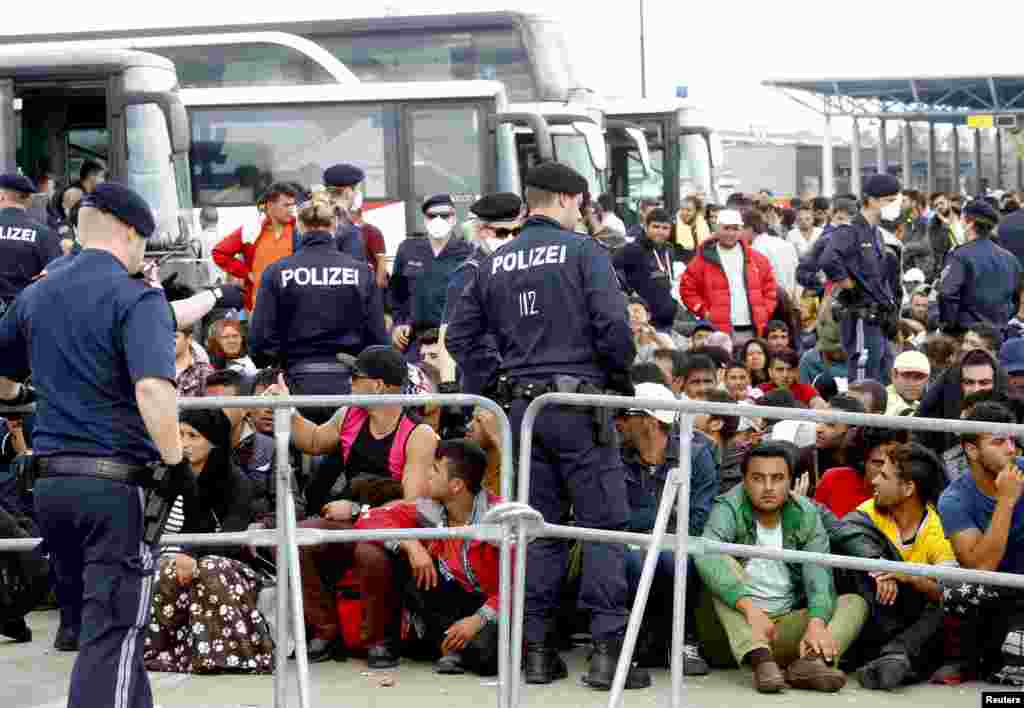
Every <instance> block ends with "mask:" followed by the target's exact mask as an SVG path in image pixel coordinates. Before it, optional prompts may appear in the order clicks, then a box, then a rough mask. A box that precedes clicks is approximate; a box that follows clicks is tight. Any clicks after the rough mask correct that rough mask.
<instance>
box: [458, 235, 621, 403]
mask: <svg viewBox="0 0 1024 708" xmlns="http://www.w3.org/2000/svg"><path fill="white" fill-rule="evenodd" d="M485 335H491V336H492V337H493V339H491V337H487V336H485ZM446 344H447V346H448V350H449V352H451V354H452V357H453V358H454V359H455V361H456V362H457V363H458V364H459V366H461V367H462V368H463V369H465V370H469V369H471V368H472V367H478V368H477V369H476V370H477V371H479V372H480V374H481V376H487V377H488V380H493V378H494V376H495V375H497V374H498V373H499V372H503V373H506V374H508V375H510V376H522V377H530V376H536V377H540V376H544V375H554V374H567V375H576V376H580V377H585V378H588V379H590V380H592V381H594V382H595V383H598V384H601V383H605V382H607V376H608V375H609V374H611V373H615V374H619V375H622V374H625V373H626V372H628V371H629V367H630V366H631V365H632V364H633V359H634V357H635V356H636V346H635V344H634V342H633V334H632V332H631V330H630V326H629V317H628V314H627V308H626V297H625V295H624V294H623V292H622V291H621V290H620V289H619V284H618V279H617V277H616V275H615V271H614V269H613V268H612V263H611V259H610V258H609V256H608V253H607V252H606V251H605V250H603V249H602V248H601V247H600V245H599V244H598V243H597V242H596V241H594V240H593V239H591V238H587V237H584V236H581V235H580V234H577V233H575V232H572V231H567V230H565V229H563V228H562V227H561V225H559V224H558V223H557V222H555V221H554V220H552V219H549V218H547V217H543V216H533V217H530V218H529V219H527V221H526V223H525V224H524V225H523V228H522V231H521V232H520V234H519V236H517V237H516V238H515V239H514V240H512V241H511V242H509V243H508V244H506V245H504V246H502V247H501V248H500V249H499V250H498V251H497V252H496V253H494V254H492V255H490V256H488V257H487V259H485V260H484V261H483V262H482V263H481V264H480V268H479V270H478V271H477V274H476V278H475V279H474V280H473V281H471V283H470V285H469V287H467V288H466V291H465V292H464V293H463V295H462V298H461V299H460V301H459V304H458V306H457V308H456V311H455V317H454V319H453V320H452V322H451V323H449V325H448V330H447V335H446Z"/></svg>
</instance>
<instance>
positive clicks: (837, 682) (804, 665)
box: [786, 654, 846, 693]
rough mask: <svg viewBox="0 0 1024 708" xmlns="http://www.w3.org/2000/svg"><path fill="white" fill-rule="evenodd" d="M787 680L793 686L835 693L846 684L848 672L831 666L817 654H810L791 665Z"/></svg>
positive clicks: (787, 672)
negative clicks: (845, 672)
mask: <svg viewBox="0 0 1024 708" xmlns="http://www.w3.org/2000/svg"><path fill="white" fill-rule="evenodd" d="M786 681H787V683H789V685H790V686H792V687H793V688H801V689H804V690H806V691H821V692H822V693H835V692H836V691H838V690H839V689H841V688H842V687H843V686H845V685H846V674H844V673H843V672H842V671H840V670H839V669H837V668H835V667H834V666H829V665H828V664H826V663H825V660H824V659H822V658H821V656H819V655H817V654H808V655H807V656H804V657H801V658H799V659H797V660H796V661H794V662H793V663H792V664H790V665H789V669H788V670H787V671H786Z"/></svg>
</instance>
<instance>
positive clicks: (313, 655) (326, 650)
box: [306, 637, 347, 664]
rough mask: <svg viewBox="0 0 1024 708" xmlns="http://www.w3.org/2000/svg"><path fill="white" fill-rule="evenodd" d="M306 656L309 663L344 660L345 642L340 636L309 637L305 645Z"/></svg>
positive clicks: (345, 656)
mask: <svg viewBox="0 0 1024 708" xmlns="http://www.w3.org/2000/svg"><path fill="white" fill-rule="evenodd" d="M306 657H307V659H308V660H309V663H311V664H319V663H321V662H324V661H330V660H331V659H334V660H335V661H345V659H346V658H347V655H346V652H345V643H344V642H343V641H342V640H341V637H335V638H334V639H310V640H309V645H308V646H307V647H306Z"/></svg>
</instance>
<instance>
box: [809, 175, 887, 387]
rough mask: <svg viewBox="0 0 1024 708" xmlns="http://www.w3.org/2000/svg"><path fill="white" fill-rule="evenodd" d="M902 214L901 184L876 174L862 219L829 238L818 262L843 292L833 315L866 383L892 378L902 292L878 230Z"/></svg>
mask: <svg viewBox="0 0 1024 708" xmlns="http://www.w3.org/2000/svg"><path fill="white" fill-rule="evenodd" d="M902 209H903V202H902V195H901V194H900V182H899V180H898V179H896V178H895V177H893V176H891V175H872V176H871V177H870V178H869V179H868V180H867V183H866V184H865V185H864V201H863V204H862V205H861V211H860V214H859V215H857V216H856V217H855V218H854V220H853V223H851V224H850V225H849V226H842V227H840V228H837V229H836V230H835V231H833V232H832V233H831V234H830V235H829V237H828V242H827V244H826V245H825V250H824V252H823V253H822V255H821V260H820V262H819V265H820V266H821V269H822V270H823V271H825V276H826V277H827V278H828V279H829V280H831V281H833V282H834V283H836V286H837V288H838V290H837V292H836V293H835V300H836V302H837V303H838V305H839V306H838V307H837V306H835V305H834V306H833V316H835V318H836V320H837V321H838V322H839V328H840V333H841V336H842V340H843V349H845V350H846V352H847V354H849V355H850V361H849V367H850V375H851V377H853V378H854V379H855V380H857V381H859V380H861V379H865V378H867V379H875V380H877V381H882V382H883V383H887V379H888V377H889V365H888V362H890V361H892V359H891V357H892V352H891V351H890V348H889V343H888V340H887V333H888V332H891V331H892V329H893V327H894V323H895V322H896V318H897V316H898V315H899V305H900V293H898V292H896V291H897V290H898V288H899V284H898V283H896V284H895V285H894V284H893V282H892V278H891V277H889V276H890V275H891V274H890V273H888V270H889V263H888V260H887V256H886V251H885V243H884V241H883V236H882V233H881V231H880V230H879V227H878V225H879V223H881V222H882V221H883V220H884V221H895V220H896V219H897V218H899V215H900V214H901V213H902ZM897 277H898V276H897ZM840 311H841V312H840ZM883 327H884V329H883ZM893 334H894V332H893Z"/></svg>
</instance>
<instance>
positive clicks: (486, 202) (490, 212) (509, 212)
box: [469, 192, 523, 224]
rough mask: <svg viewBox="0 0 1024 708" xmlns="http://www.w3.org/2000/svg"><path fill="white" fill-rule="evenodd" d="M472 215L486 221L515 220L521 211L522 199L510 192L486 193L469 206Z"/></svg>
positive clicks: (501, 221)
mask: <svg viewBox="0 0 1024 708" xmlns="http://www.w3.org/2000/svg"><path fill="white" fill-rule="evenodd" d="M469 211H470V212H472V214H473V216H475V217H476V218H478V219H480V220H481V221H485V222H488V223H498V224H500V223H505V222H510V221H515V220H516V219H518V218H519V215H520V213H522V211H523V200H522V199H520V198H519V195H518V194H513V193H512V192H497V193H495V194H487V195H484V196H483V197H482V198H480V199H478V200H476V201H475V202H473V206H471V207H470V208H469Z"/></svg>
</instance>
